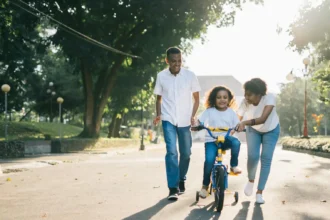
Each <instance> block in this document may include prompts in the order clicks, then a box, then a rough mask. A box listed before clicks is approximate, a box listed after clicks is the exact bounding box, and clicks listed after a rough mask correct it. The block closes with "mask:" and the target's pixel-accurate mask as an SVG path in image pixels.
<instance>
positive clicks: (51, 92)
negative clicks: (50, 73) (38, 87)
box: [47, 82, 56, 121]
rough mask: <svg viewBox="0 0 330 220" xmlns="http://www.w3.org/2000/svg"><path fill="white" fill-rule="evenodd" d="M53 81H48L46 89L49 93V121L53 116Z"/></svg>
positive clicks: (54, 93)
mask: <svg viewBox="0 0 330 220" xmlns="http://www.w3.org/2000/svg"><path fill="white" fill-rule="evenodd" d="M53 86H54V83H53V82H49V87H50V89H47V93H48V94H50V95H51V96H50V116H49V121H52V117H53V96H55V95H56V92H55V91H52V90H53V89H54V88H53Z"/></svg>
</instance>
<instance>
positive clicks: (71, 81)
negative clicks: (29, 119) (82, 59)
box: [30, 48, 83, 121]
mask: <svg viewBox="0 0 330 220" xmlns="http://www.w3.org/2000/svg"><path fill="white" fill-rule="evenodd" d="M38 74H39V75H40V78H39V80H38V81H37V82H35V83H34V84H32V85H31V90H30V94H31V95H30V99H31V100H30V101H31V102H34V103H35V104H34V105H33V106H32V108H33V110H34V111H36V112H37V113H38V114H42V115H48V116H49V117H50V120H51V121H52V119H53V118H54V117H56V116H57V115H58V108H57V106H58V105H57V102H56V100H57V98H58V97H62V98H63V99H64V103H63V105H62V106H63V114H65V113H68V112H73V113H77V112H80V111H82V109H83V95H82V83H81V80H80V75H79V74H78V73H77V71H76V70H75V66H74V65H72V63H70V62H69V59H68V58H67V57H66V56H65V54H63V51H62V50H60V49H57V51H56V52H53V50H52V49H51V48H50V49H49V50H48V51H47V54H45V55H44V57H43V59H42V61H41V62H40V68H39V70H38ZM50 82H52V83H53V84H54V85H53V86H52V88H50V86H49V83H50ZM47 90H50V91H54V92H55V93H56V95H54V96H53V95H51V93H47ZM51 104H52V105H53V106H52V107H51V106H50V105H51ZM50 108H52V110H51V109H50ZM51 112H52V113H51Z"/></svg>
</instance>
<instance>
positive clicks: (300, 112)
mask: <svg viewBox="0 0 330 220" xmlns="http://www.w3.org/2000/svg"><path fill="white" fill-rule="evenodd" d="M304 83H305V81H304V80H303V79H300V78H297V79H296V80H295V81H294V82H293V83H288V84H285V85H283V86H282V88H281V93H280V94H279V95H278V97H277V112H278V114H279V118H280V124H281V130H282V133H284V134H288V135H291V136H296V135H299V136H301V135H302V129H303V123H304V100H305V95H304V91H305V90H304V88H305V85H304ZM318 97H319V93H318V92H317V90H316V88H315V84H313V83H312V82H311V81H310V80H308V82H307V122H308V123H307V124H308V131H309V133H310V134H313V130H314V129H313V127H314V126H315V123H314V119H313V118H312V114H320V113H324V111H325V110H324V109H322V108H321V107H320V103H319V102H318Z"/></svg>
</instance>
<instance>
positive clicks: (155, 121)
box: [154, 116, 160, 125]
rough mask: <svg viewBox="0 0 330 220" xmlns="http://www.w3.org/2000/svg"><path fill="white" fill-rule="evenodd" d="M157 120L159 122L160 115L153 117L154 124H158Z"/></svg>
mask: <svg viewBox="0 0 330 220" xmlns="http://www.w3.org/2000/svg"><path fill="white" fill-rule="evenodd" d="M159 122H160V116H157V117H156V118H155V119H154V125H158V123H159Z"/></svg>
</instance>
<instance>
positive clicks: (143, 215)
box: [123, 198, 173, 220]
mask: <svg viewBox="0 0 330 220" xmlns="http://www.w3.org/2000/svg"><path fill="white" fill-rule="evenodd" d="M171 203H173V202H171V201H168V199H167V198H165V199H162V200H160V201H159V202H158V203H157V204H156V205H154V206H152V207H150V208H147V209H145V210H142V211H140V212H138V213H135V214H133V215H131V216H128V217H126V218H124V219H123V220H136V219H151V218H152V217H153V216H154V215H156V214H157V213H158V212H159V211H160V210H162V209H163V208H164V207H165V206H166V205H168V204H171Z"/></svg>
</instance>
